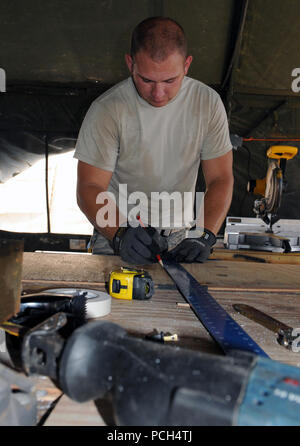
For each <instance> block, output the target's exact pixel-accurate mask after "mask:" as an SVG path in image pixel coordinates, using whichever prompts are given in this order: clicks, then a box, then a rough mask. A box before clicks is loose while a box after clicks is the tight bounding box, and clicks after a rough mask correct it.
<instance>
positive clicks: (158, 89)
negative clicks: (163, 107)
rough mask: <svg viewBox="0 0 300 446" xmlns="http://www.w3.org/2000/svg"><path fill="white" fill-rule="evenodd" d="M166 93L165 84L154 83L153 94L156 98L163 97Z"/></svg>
mask: <svg viewBox="0 0 300 446" xmlns="http://www.w3.org/2000/svg"><path fill="white" fill-rule="evenodd" d="M164 94H165V91H164V86H163V84H161V83H159V82H157V83H155V84H154V85H153V88H152V96H153V97H154V98H156V99H159V98H162V97H163V96H164Z"/></svg>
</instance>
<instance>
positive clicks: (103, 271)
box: [22, 253, 300, 290]
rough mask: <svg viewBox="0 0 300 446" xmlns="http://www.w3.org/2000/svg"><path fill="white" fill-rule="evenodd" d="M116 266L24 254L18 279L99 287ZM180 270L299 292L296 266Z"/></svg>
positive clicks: (160, 277) (85, 258)
mask: <svg viewBox="0 0 300 446" xmlns="http://www.w3.org/2000/svg"><path fill="white" fill-rule="evenodd" d="M120 266H125V264H124V262H122V260H121V259H120V258H119V257H117V256H93V255H88V254H48V253H24V261H23V275H22V280H23V281H28V280H35V281H39V280H47V281H49V282H52V281H53V283H55V282H57V281H61V282H73V283H76V282H85V283H89V282H90V283H93V284H95V283H100V284H103V283H104V282H106V281H108V278H109V274H110V272H111V271H113V270H114V269H118V268H119V267H120ZM131 266H132V265H131ZM184 267H185V268H186V269H187V270H188V271H189V272H190V273H191V274H192V275H193V276H194V277H195V278H196V279H197V280H198V281H199V282H200V283H202V284H203V285H207V286H209V287H223V288H224V287H225V288H226V287H230V288H237V289H238V288H239V289H254V288H255V289H259V288H263V289H269V288H271V289H278V290H280V289H285V290H288V289H291V290H292V289H300V275H299V266H298V265H285V264H284V265H283V264H268V263H252V262H234V261H231V262H228V261H225V260H210V261H208V262H206V263H204V264H195V263H194V264H184ZM145 269H146V270H147V271H149V273H150V274H151V275H152V276H153V278H155V283H156V284H172V280H171V279H170V278H169V277H168V276H167V274H166V273H165V271H163V269H162V268H161V267H160V265H158V264H156V265H150V266H147V267H145Z"/></svg>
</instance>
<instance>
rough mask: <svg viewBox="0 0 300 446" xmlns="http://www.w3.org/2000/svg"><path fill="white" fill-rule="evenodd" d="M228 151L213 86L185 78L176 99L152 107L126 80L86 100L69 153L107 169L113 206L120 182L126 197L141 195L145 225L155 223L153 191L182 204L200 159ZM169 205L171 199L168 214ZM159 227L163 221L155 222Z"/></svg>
mask: <svg viewBox="0 0 300 446" xmlns="http://www.w3.org/2000/svg"><path fill="white" fill-rule="evenodd" d="M231 149H232V145H231V142H230V138H229V130H228V123H227V116H226V112H225V109H224V106H223V103H222V101H221V98H220V96H219V95H218V94H217V92H216V91H215V90H213V89H212V88H210V87H208V86H207V85H205V84H203V83H202V82H200V81H197V80H194V79H192V78H189V77H185V78H184V79H183V82H182V86H181V89H180V90H179V92H178V94H177V95H176V97H175V98H173V100H172V101H170V102H169V103H168V104H167V105H165V106H163V107H159V108H158V107H153V106H152V105H150V104H148V103H147V102H146V101H145V100H144V99H142V98H141V97H140V96H139V94H138V92H137V90H136V88H135V86H134V83H133V81H132V79H131V78H128V79H126V80H124V81H123V82H121V83H119V84H117V85H116V86H114V87H113V88H111V89H110V90H108V91H107V92H105V93H104V94H103V95H101V96H100V97H99V98H97V99H96V100H95V101H94V102H93V103H92V105H91V107H90V109H89V110H88V112H87V114H86V116H85V119H84V121H83V124H82V127H81V129H80V132H79V137H78V141H77V144H76V150H75V154H74V157H75V158H77V159H78V160H81V161H83V162H85V163H87V164H91V165H92V166H95V167H98V168H101V169H104V170H108V171H111V172H113V175H112V179H111V182H110V185H109V191H111V192H113V193H114V195H115V197H116V202H117V204H118V201H119V199H120V197H119V190H120V188H119V185H120V184H122V185H126V193H127V198H128V197H131V198H132V197H133V198H135V197H138V196H139V194H136V193H137V192H141V193H142V194H144V195H145V196H147V197H148V200H149V201H148V216H149V218H148V221H147V220H146V216H145V215H147V210H146V209H144V212H143V214H142V213H141V215H143V216H144V220H146V221H145V224H147V223H149V224H152V226H155V227H158V225H156V224H153V221H154V220H155V221H157V216H158V214H159V213H161V205H159V203H158V202H156V203H155V200H154V195H153V193H154V192H159V193H161V192H166V193H168V194H172V193H174V192H178V193H180V194H181V195H182V201H183V202H184V198H183V194H184V192H190V193H191V194H192V196H193V197H194V190H195V184H196V180H197V175H198V169H199V164H200V161H201V160H208V159H213V158H217V157H219V156H222V155H224V154H225V153H227V152H228V151H230V150H231ZM121 189H122V190H121V194H122V193H123V189H124V188H121ZM124 190H125V189H124ZM133 193H135V195H132V194H133ZM151 197H153V200H152V202H151ZM156 197H157V194H156ZM123 198H124V199H126V197H125V195H124V196H123ZM187 201H188V200H187ZM137 203H138V202H137ZM151 204H152V208H151ZM172 205H173V203H172V201H171V213H172V212H173V211H172V209H173V208H172ZM159 206H160V207H159ZM132 207H133V205H132V204H131V205H130V206H129V208H128V209H130V208H132ZM183 207H184V205H183ZM176 209H178V208H176ZM151 210H152V215H151V216H150V213H151ZM176 212H177V211H176ZM176 212H175V214H176ZM177 213H178V212H177ZM180 214H181V215H178V216H176V215H175V217H174V218H173V217H172V216H171V224H170V226H171V227H172V225H173V224H174V221H176V222H177V223H175V225H177V226H178V222H180V221H181V220H182V219H183V211H182V212H180ZM188 214H189V213H188V212H187V215H188ZM177 217H178V218H177ZM151 218H152V220H153V221H151ZM164 221H165V220H164ZM166 221H168V218H167V220H166ZM172 222H173V223H172ZM159 226H160V227H162V226H163V227H167V226H168V225H166V224H164V223H163V224H162V222H161V220H160V225H159ZM182 226H184V225H182Z"/></svg>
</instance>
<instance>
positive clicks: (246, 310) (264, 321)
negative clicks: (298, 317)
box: [232, 304, 292, 334]
mask: <svg viewBox="0 0 300 446" xmlns="http://www.w3.org/2000/svg"><path fill="white" fill-rule="evenodd" d="M232 306H233V308H234V309H235V311H236V312H237V313H240V314H242V315H243V316H246V317H247V318H248V319H251V320H252V321H254V322H257V323H258V324H260V325H262V326H263V327H265V328H267V329H268V330H271V331H273V332H274V333H276V334H279V332H280V331H281V330H282V331H286V330H292V327H289V326H288V325H286V324H284V323H283V322H280V321H278V320H277V319H274V318H273V317H271V316H269V315H268V314H266V313H263V312H262V311H260V310H258V309H257V308H254V307H251V306H250V305H246V304H234V305H232Z"/></svg>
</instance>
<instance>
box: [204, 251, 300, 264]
mask: <svg viewBox="0 0 300 446" xmlns="http://www.w3.org/2000/svg"><path fill="white" fill-rule="evenodd" d="M210 259H212V260H227V261H234V262H258V263H275V264H286V265H300V253H299V252H291V253H278V252H269V251H254V250H246V249H237V250H236V249H224V248H217V249H214V251H213V253H212V254H211V255H210Z"/></svg>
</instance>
